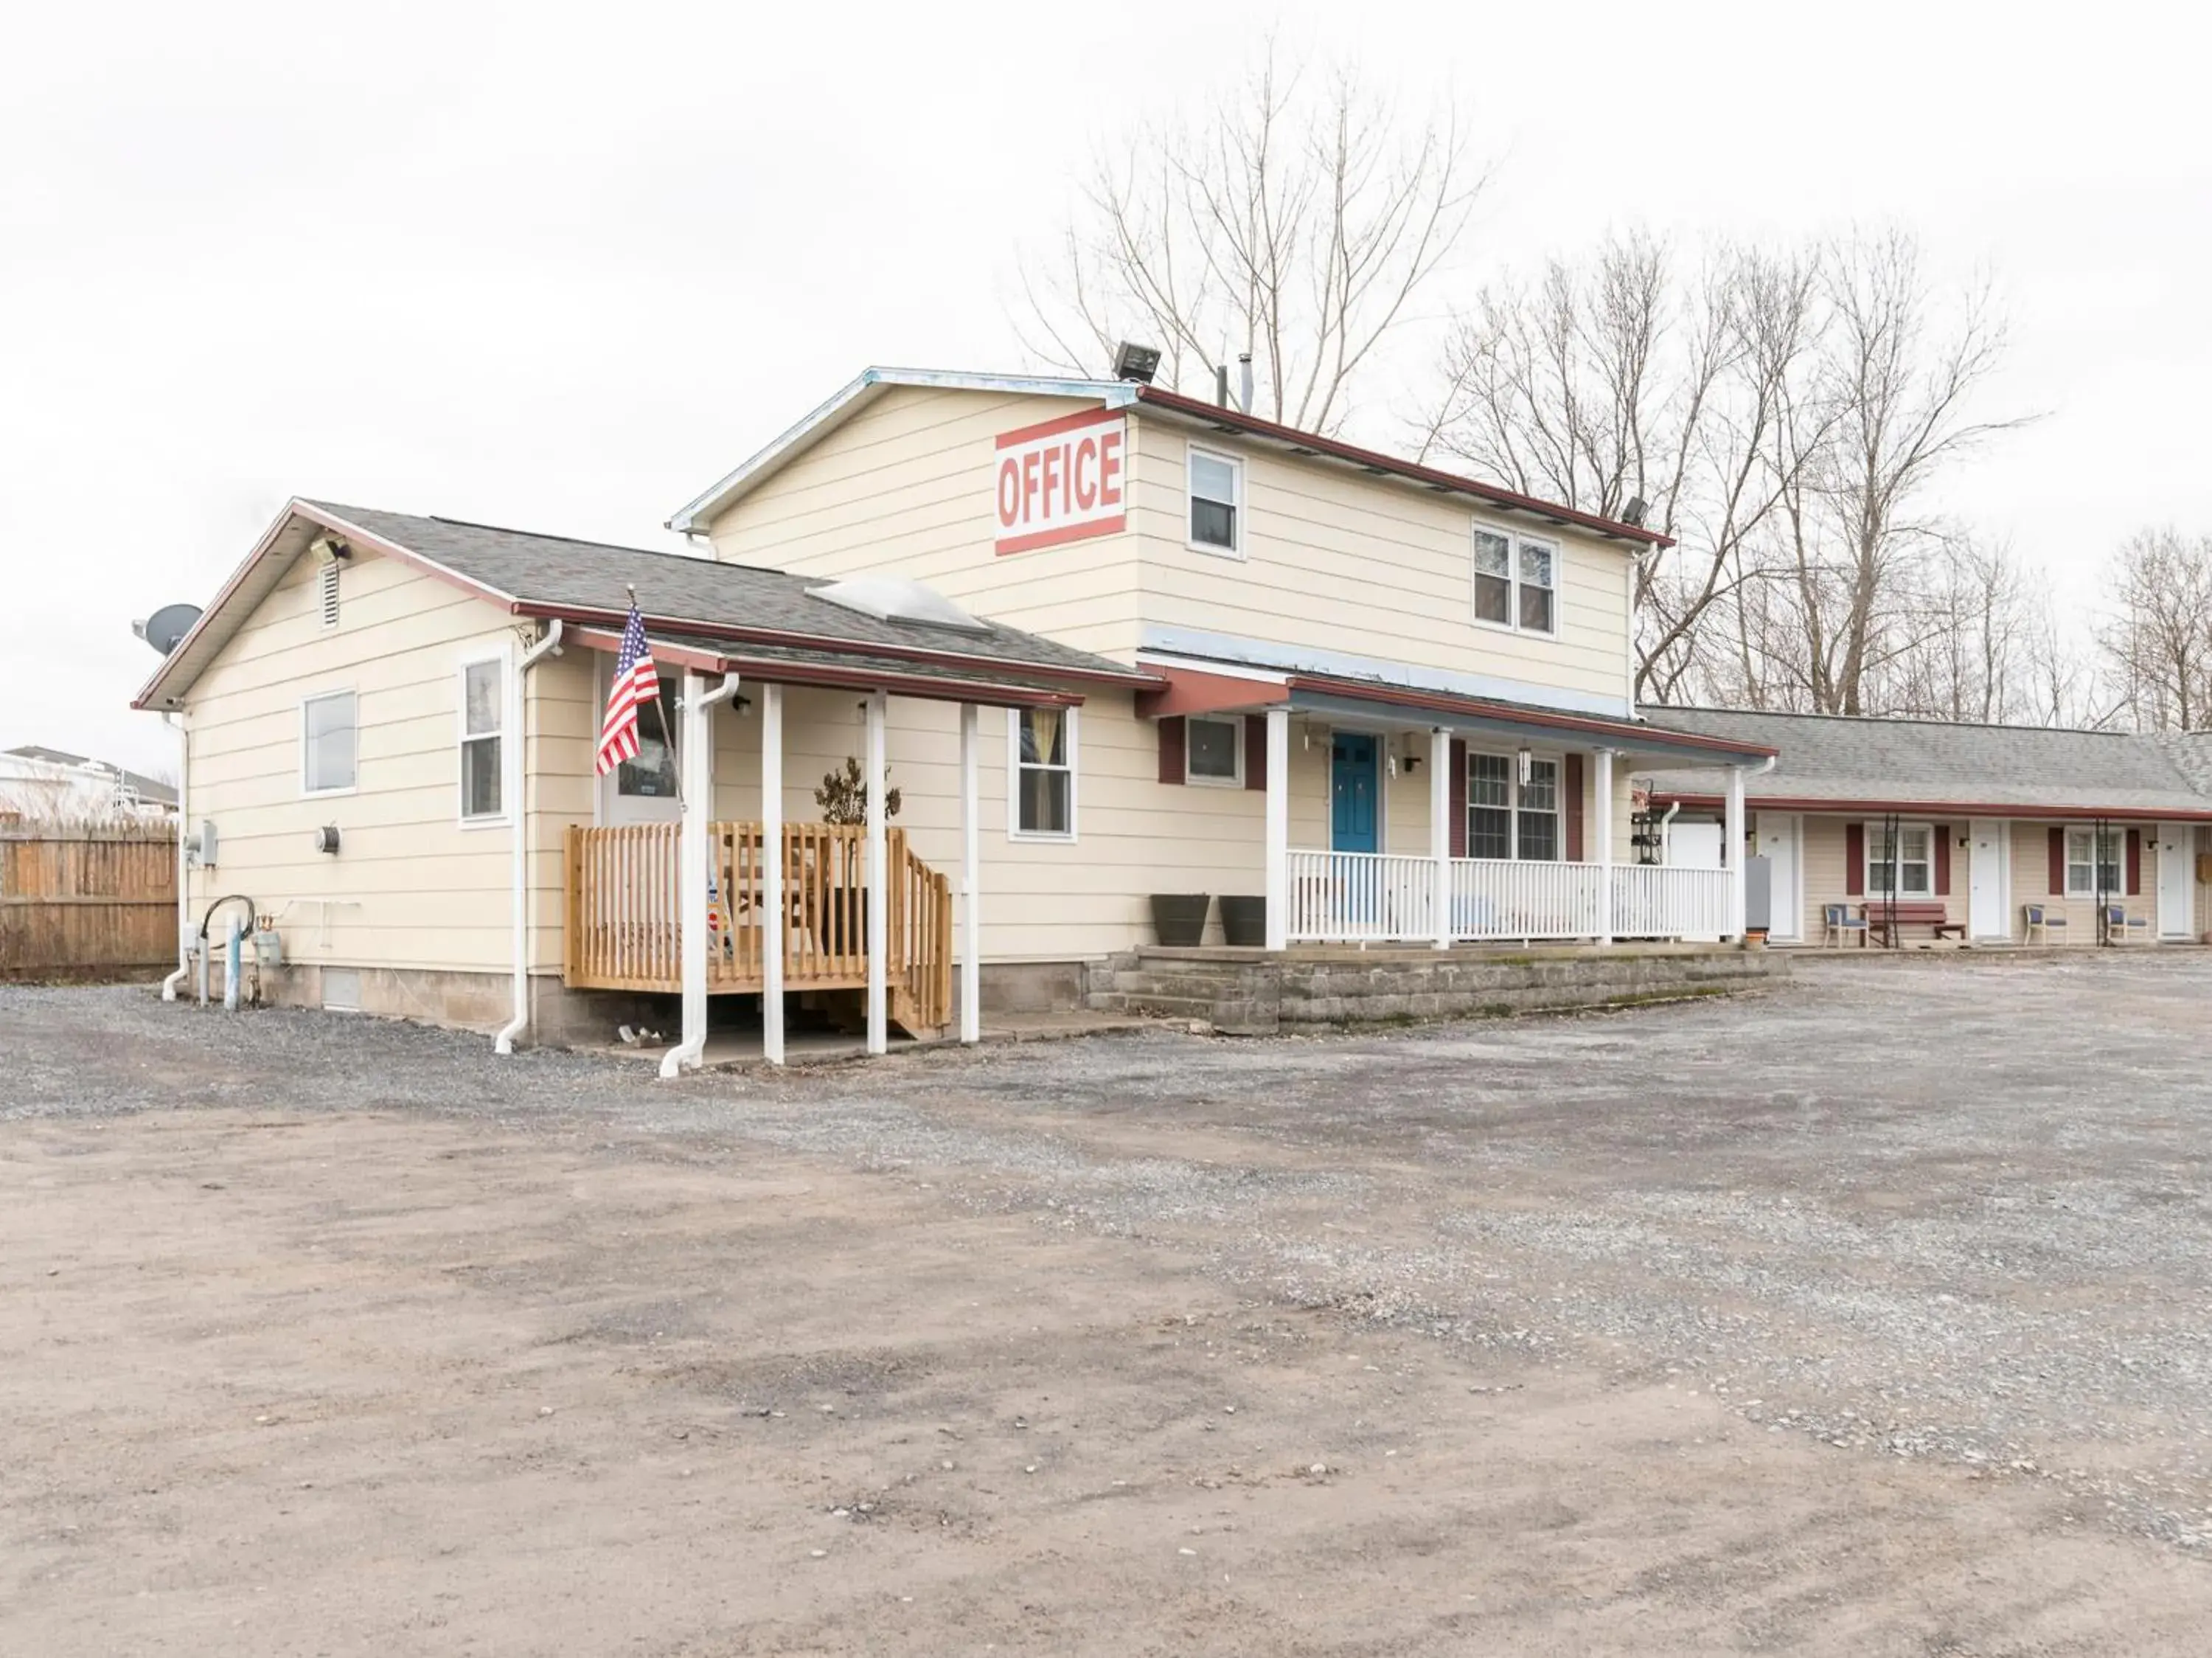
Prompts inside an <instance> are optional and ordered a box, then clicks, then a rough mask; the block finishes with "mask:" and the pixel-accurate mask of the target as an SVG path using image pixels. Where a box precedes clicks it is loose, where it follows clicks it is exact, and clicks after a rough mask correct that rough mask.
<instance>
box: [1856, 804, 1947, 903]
mask: <svg viewBox="0 0 2212 1658" xmlns="http://www.w3.org/2000/svg"><path fill="white" fill-rule="evenodd" d="M1916 837H1917V838H1918V842H1919V849H1920V850H1919V856H1917V857H1916V856H1912V848H1913V842H1914V839H1915V838H1916ZM1863 839H1864V840H1865V842H1866V881H1865V886H1866V895H1867V897H1868V899H1870V900H1875V901H1879V900H1881V899H1886V898H1887V897H1889V895H1890V892H1889V886H1888V881H1889V863H1890V859H1889V830H1888V826H1887V824H1886V823H1885V822H1884V821H1883V820H1881V819H1880V818H1876V819H1875V820H1872V821H1871V822H1869V823H1868V824H1867V825H1866V826H1865V832H1864V834H1863ZM1897 841H1898V857H1897V898H1898V901H1899V903H1904V902H1906V901H1908V900H1911V899H1932V898H1934V897H1936V826H1935V825H1934V824H1932V823H1918V822H1914V823H1899V825H1898V826H1897ZM1915 870H1917V871H1919V875H1920V884H1919V885H1918V886H1917V887H1916V886H1914V885H1913V884H1912V883H1913V872H1914V871H1915Z"/></svg>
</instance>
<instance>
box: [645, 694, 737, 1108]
mask: <svg viewBox="0 0 2212 1658" xmlns="http://www.w3.org/2000/svg"><path fill="white" fill-rule="evenodd" d="M738 683H739V681H738V676H737V675H736V674H724V675H723V676H722V682H721V683H720V685H718V686H715V687H714V689H713V690H712V691H702V692H700V693H699V695H698V696H697V697H696V698H690V699H687V705H686V706H685V708H684V751H683V753H682V755H681V757H680V763H681V764H682V765H684V768H685V771H687V773H688V779H687V780H688V781H689V783H690V785H691V786H690V787H689V788H687V789H685V790H684V835H683V837H682V838H681V840H680V842H679V844H680V846H681V847H682V849H683V855H684V858H685V860H686V863H685V867H684V882H683V884H682V886H681V887H680V888H679V891H680V892H681V893H682V894H683V895H684V897H685V898H686V899H687V900H688V901H687V902H686V903H685V904H684V908H683V921H682V928H683V933H684V936H683V938H682V939H681V941H680V942H681V945H682V949H683V961H684V1039H683V1040H682V1041H680V1042H678V1044H677V1045H675V1046H674V1047H672V1048H671V1049H669V1051H667V1052H666V1053H664V1054H662V1055H661V1056H660V1074H661V1076H663V1077H671V1076H678V1075H680V1074H681V1073H682V1072H683V1071H684V1070H686V1069H689V1070H697V1069H698V1068H699V1062H700V1061H701V1060H702V1058H705V1056H706V1052H707V949H706V937H705V934H706V903H705V897H706V890H707V875H708V872H707V871H706V869H703V868H701V869H696V870H695V869H693V868H692V867H691V866H690V859H691V858H693V857H694V856H696V858H697V859H698V861H699V863H701V864H702V865H703V864H704V863H705V862H706V856H707V850H706V838H707V832H706V825H707V822H708V820H710V819H711V818H712V817H713V815H714V722H713V720H712V719H711V718H710V717H709V716H710V715H711V713H712V712H713V710H714V705H715V704H718V703H726V702H727V701H729V700H730V698H732V697H734V696H736V695H737V694H738ZM695 755H696V757H697V758H696V760H695V759H694V758H693V757H694V756H695ZM695 828H696V832H694V831H695ZM694 893H696V895H697V896H696V898H693V897H692V894H694ZM722 902H723V903H725V904H729V903H732V902H733V899H732V896H731V894H729V893H723V894H722ZM695 925H696V927H697V928H698V930H699V934H700V936H699V938H698V940H697V941H696V943H697V948H692V946H693V943H694V941H693V939H692V938H691V937H690V933H691V930H692V929H693V927H694V926H695ZM695 973H696V978H694V974H695Z"/></svg>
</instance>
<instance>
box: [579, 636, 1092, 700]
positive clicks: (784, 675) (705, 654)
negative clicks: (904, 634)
mask: <svg viewBox="0 0 2212 1658" xmlns="http://www.w3.org/2000/svg"><path fill="white" fill-rule="evenodd" d="M568 637H569V638H571V639H573V640H574V641H575V642H576V643H578V644H580V645H582V646H583V647H584V648H585V649H588V650H599V651H605V652H606V653H607V654H608V655H613V654H614V653H615V652H616V651H617V650H619V649H621V648H622V635H621V634H620V633H619V632H611V631H608V630H606V629H604V628H579V629H577V630H576V631H574V632H573V633H571V634H569V635H568ZM652 643H653V660H654V661H656V662H672V663H674V664H675V665H676V666H677V667H690V668H696V669H698V670H699V671H700V672H701V673H702V674H737V675H738V678H740V679H742V680H763V681H765V682H769V683H773V684H776V685H809V686H827V687H829V688H830V689H833V690H845V691H889V692H897V693H898V694H899V695H901V696H905V697H919V698H933V699H934V700H935V701H938V702H946V703H981V704H984V705H985V706H987V707H990V708H1079V707H1081V706H1082V704H1083V698H1082V697H1081V696H1079V695H1078V694H1077V693H1076V692H1068V691H1045V690H1040V689H1037V688H1036V687H1033V686H1010V685H994V684H991V683H988V682H987V681H981V680H936V679H930V678H927V677H926V676H924V675H921V674H871V673H868V672H866V671H865V670H863V669H860V668H840V667H834V666H832V665H830V664H829V663H816V662H778V661H762V660H760V659H757V658H752V657H748V656H746V655H744V652H742V651H738V652H733V653H732V654H730V655H720V653H718V652H714V651H710V650H700V649H696V648H695V647H693V646H690V645H679V644H675V643H671V642H670V641H668V640H665V639H655V640H653V642H652Z"/></svg>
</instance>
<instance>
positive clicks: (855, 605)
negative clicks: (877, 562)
mask: <svg viewBox="0 0 2212 1658" xmlns="http://www.w3.org/2000/svg"><path fill="white" fill-rule="evenodd" d="M809 591H810V594H811V596H812V597H814V598H817V599H826V600H829V602H830V603H831V604H833V605H838V606H842V607H843V608H845V609H847V610H849V611H854V612H856V613H859V614H860V615H862V616H872V617H874V618H875V619H877V620H878V621H879V622H916V623H919V624H921V625H922V626H924V627H950V628H957V629H959V630H960V631H962V632H963V633H987V632H989V631H990V625H989V624H987V623H985V622H979V621H977V620H976V619H975V618H974V617H973V616H970V615H969V613H967V612H966V611H964V610H963V609H961V608H960V607H959V606H957V605H956V604H954V603H953V602H952V600H950V599H948V598H946V597H945V595H944V594H941V593H939V591H938V590H937V589H936V588H932V587H925V586H924V585H923V584H922V583H921V582H917V581H915V580H914V579H912V578H911V577H909V576H880V575H875V576H847V577H846V578H845V579H844V580H843V581H842V582H830V583H829V586H827V587H820V588H811V589H810V590H809Z"/></svg>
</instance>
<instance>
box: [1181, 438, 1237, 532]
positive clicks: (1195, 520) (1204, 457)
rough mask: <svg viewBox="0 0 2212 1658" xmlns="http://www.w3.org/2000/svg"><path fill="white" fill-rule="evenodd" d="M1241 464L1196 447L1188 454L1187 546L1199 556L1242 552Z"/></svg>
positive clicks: (1232, 458) (1230, 457) (1231, 457)
mask: <svg viewBox="0 0 2212 1658" xmlns="http://www.w3.org/2000/svg"><path fill="white" fill-rule="evenodd" d="M1243 536H1244V463H1243V461H1242V460H1238V459H1237V457H1236V456H1234V455H1228V454H1215V453H1214V452H1213V451H1212V450H1211V449H1201V448H1197V447H1196V446H1195V445H1194V446H1192V448H1191V450H1190V545H1191V546H1194V547H1195V548H1197V549H1198V550H1199V551H1200V552H1225V553H1230V554H1232V555H1234V554H1241V553H1242V552H1243V551H1244V540H1243Z"/></svg>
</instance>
